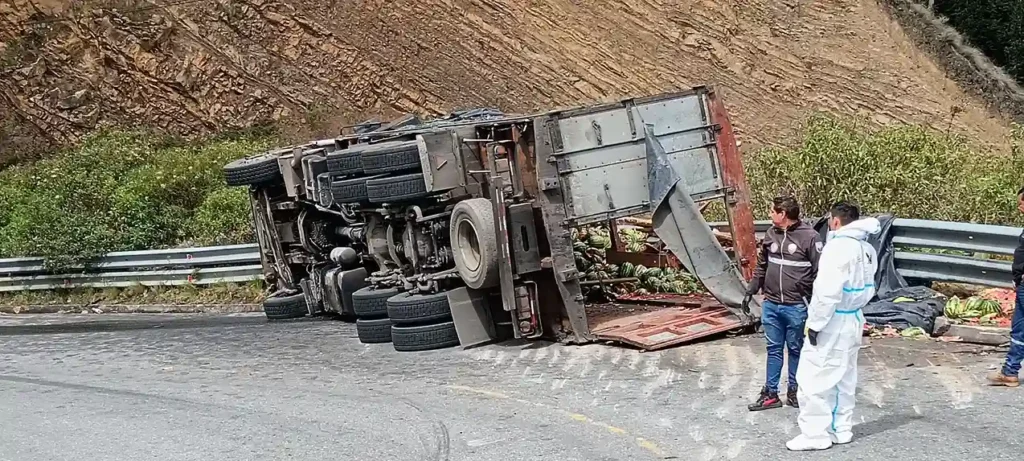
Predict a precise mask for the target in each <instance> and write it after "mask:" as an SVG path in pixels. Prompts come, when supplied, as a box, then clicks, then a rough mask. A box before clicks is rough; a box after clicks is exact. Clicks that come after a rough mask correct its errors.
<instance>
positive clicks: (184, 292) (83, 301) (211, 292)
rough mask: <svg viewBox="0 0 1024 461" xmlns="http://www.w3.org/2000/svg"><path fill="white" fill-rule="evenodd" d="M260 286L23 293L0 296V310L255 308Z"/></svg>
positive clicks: (259, 297) (251, 284) (227, 285)
mask: <svg viewBox="0 0 1024 461" xmlns="http://www.w3.org/2000/svg"><path fill="white" fill-rule="evenodd" d="M264 297H265V295H264V289H263V284H262V283H260V282H254V283H249V284H233V283H231V284H221V285H211V286H202V287H200V286H196V285H186V286H180V287H144V286H141V285H139V286H135V287H131V288H105V289H92V288H83V289H72V290H54V291H23V292H17V293H2V294H0V306H8V307H12V306H46V305H73V306H93V305H124V304H138V305H157V304H166V305H199V304H203V305H209V304H258V303H260V302H262V301H263V299H264Z"/></svg>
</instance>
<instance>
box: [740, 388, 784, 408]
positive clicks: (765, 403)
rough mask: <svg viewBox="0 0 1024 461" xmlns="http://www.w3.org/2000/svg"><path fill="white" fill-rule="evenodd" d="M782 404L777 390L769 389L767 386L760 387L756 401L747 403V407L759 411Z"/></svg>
mask: <svg viewBox="0 0 1024 461" xmlns="http://www.w3.org/2000/svg"><path fill="white" fill-rule="evenodd" d="M781 406H782V399H779V393H778V392H772V391H769V390H768V388H767V387H766V388H764V389H761V395H760V396H759V397H758V398H757V401H756V402H754V403H752V404H750V405H747V409H748V410H750V411H761V410H771V409H772V408H779V407H781Z"/></svg>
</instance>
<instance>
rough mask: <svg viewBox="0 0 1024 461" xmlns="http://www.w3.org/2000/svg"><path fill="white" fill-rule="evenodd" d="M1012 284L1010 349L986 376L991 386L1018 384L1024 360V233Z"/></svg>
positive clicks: (1021, 200) (1021, 193) (1021, 195)
mask: <svg viewBox="0 0 1024 461" xmlns="http://www.w3.org/2000/svg"><path fill="white" fill-rule="evenodd" d="M1017 210H1019V211H1020V212H1021V213H1024V187H1022V188H1021V189H1020V190H1018V191H1017ZM1011 267H1012V269H1011V271H1012V273H1013V286H1014V288H1015V290H1016V292H1017V300H1016V301H1015V306H1014V309H1013V322H1012V323H1011V324H1010V350H1008V351H1006V361H1005V362H1004V363H1003V369H1002V370H999V371H997V372H995V373H992V374H991V375H989V377H988V382H989V384H991V385H993V386H1006V387H1017V386H1020V379H1019V378H1018V377H1017V375H1018V374H1019V373H1020V364H1021V361H1024V283H1021V278H1022V277H1024V233H1021V235H1020V237H1018V238H1017V249H1016V250H1014V251H1013V265H1012V266H1011Z"/></svg>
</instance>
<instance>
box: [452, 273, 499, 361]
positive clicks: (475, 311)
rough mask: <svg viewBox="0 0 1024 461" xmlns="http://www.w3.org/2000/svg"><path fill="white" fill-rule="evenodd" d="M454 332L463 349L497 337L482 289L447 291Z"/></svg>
mask: <svg viewBox="0 0 1024 461" xmlns="http://www.w3.org/2000/svg"><path fill="white" fill-rule="evenodd" d="M448 305H449V306H450V307H451V310H452V322H454V323H455V334H456V335H458V337H459V344H460V345H461V346H462V348H463V349H468V348H470V347H473V346H479V345H481V344H487V343H489V342H492V341H496V340H497V339H498V334H497V332H496V331H495V328H494V319H493V318H491V312H490V309H489V308H488V306H487V295H486V293H485V292H483V291H479V290H473V289H470V288H466V287H462V288H456V289H454V290H451V291H449V292H448Z"/></svg>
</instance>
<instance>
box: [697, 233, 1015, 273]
mask: <svg viewBox="0 0 1024 461" xmlns="http://www.w3.org/2000/svg"><path fill="white" fill-rule="evenodd" d="M771 225H772V223H771V221H756V222H755V223H754V230H755V231H756V232H757V238H758V240H760V239H762V238H764V233H765V232H767V231H768V229H769V228H771ZM711 226H712V227H715V228H723V227H724V228H728V224H727V223H711ZM892 231H893V239H892V243H893V246H895V247H896V249H897V252H896V254H895V255H894V259H895V264H896V270H897V271H898V272H899V273H900V275H902V276H903V277H905V278H908V279H917V280H923V281H937V282H954V283H970V284H976V285H985V286H992V287H1001V288H1012V287H1013V281H1012V280H1013V279H1012V276H1011V272H1010V270H1011V268H1010V266H1011V264H1010V262H1009V261H999V260H993V259H988V258H987V257H985V258H979V257H970V256H963V255H950V254H941V253H929V252H923V251H914V250H946V251H957V252H964V253H966V254H974V255H985V256H987V255H1012V254H1013V250H1014V249H1016V248H1017V245H1018V244H1019V242H1020V236H1021V229H1020V228H1017V227H1009V226H992V225H987V224H972V223H959V222H949V221H926V220H923V219H902V218H898V219H896V220H894V221H893V224H892Z"/></svg>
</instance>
